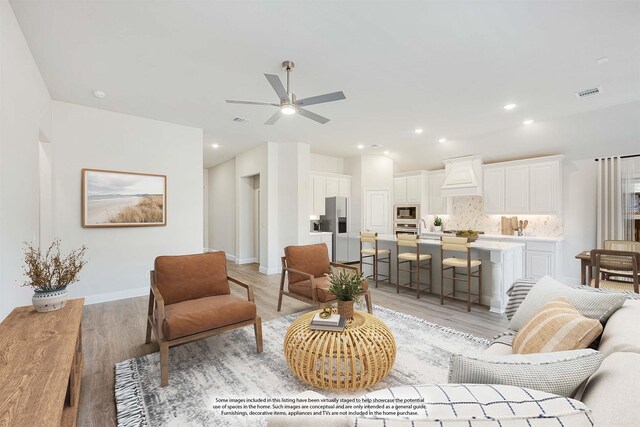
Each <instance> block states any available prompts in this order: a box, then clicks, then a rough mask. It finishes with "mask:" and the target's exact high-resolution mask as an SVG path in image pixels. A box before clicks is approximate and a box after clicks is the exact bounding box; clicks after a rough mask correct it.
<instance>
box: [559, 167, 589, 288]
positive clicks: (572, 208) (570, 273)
mask: <svg viewBox="0 0 640 427" xmlns="http://www.w3.org/2000/svg"><path fill="white" fill-rule="evenodd" d="M562 168H563V175H564V176H563V189H562V197H563V201H562V207H563V215H564V221H563V222H564V242H563V251H562V252H563V255H562V260H563V274H564V276H565V281H566V282H568V283H579V281H580V261H578V260H577V259H575V256H576V254H578V253H579V252H581V251H584V250H589V249H593V248H595V247H596V187H597V172H598V168H597V164H596V162H595V161H594V160H593V159H592V158H590V159H584V160H573V161H568V160H565V161H564V164H563V166H562Z"/></svg>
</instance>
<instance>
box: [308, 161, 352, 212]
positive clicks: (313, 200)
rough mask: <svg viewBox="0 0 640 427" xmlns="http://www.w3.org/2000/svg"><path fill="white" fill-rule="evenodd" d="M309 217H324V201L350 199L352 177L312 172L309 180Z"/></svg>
mask: <svg viewBox="0 0 640 427" xmlns="http://www.w3.org/2000/svg"><path fill="white" fill-rule="evenodd" d="M309 186H310V188H309V190H310V191H311V194H310V197H309V215H324V214H325V212H324V199H325V198H327V197H336V196H340V197H350V196H351V177H350V176H349V175H340V174H335V173H327V172H311V176H310V179H309Z"/></svg>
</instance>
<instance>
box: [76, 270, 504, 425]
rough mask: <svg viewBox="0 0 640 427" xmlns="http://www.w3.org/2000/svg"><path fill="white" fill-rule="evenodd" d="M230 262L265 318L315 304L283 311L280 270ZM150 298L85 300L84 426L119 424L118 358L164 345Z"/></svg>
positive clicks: (405, 298) (463, 314) (484, 329)
mask: <svg viewBox="0 0 640 427" xmlns="http://www.w3.org/2000/svg"><path fill="white" fill-rule="evenodd" d="M228 268H229V275H230V276H234V277H237V278H239V279H241V280H243V281H245V282H247V283H251V284H253V285H254V287H255V298H256V304H257V305H258V314H259V315H260V316H262V321H263V322H266V321H269V320H271V319H275V318H277V317H281V316H284V315H287V314H292V313H296V312H299V311H303V310H309V309H310V308H311V307H310V306H309V305H307V304H304V303H302V302H300V301H297V300H294V299H293V298H287V297H284V300H283V305H282V311H281V312H277V311H276V305H277V300H278V289H279V280H280V276H279V275H271V276H266V275H263V274H259V273H258V267H257V265H255V264H249V265H235V264H229V266H228ZM232 291H233V292H234V293H235V294H237V295H240V296H243V297H246V293H243V292H242V291H244V289H242V288H240V287H238V286H234V285H232ZM372 299H373V303H374V304H376V305H381V306H383V307H387V308H390V309H393V310H396V311H400V312H403V313H407V314H411V315H414V316H417V317H421V318H423V319H426V320H428V321H430V322H433V323H437V324H439V325H442V326H448V327H451V328H454V329H458V330H460V331H464V332H468V333H471V334H473V335H476V336H479V337H484V338H491V337H493V336H495V335H497V334H498V333H500V332H502V331H504V329H506V327H507V320H506V318H505V317H504V316H502V315H497V314H494V313H490V312H489V311H488V309H487V308H486V307H480V306H475V305H474V306H473V307H472V309H471V313H468V312H467V310H466V303H464V302H462V301H445V305H444V306H441V305H440V300H439V298H438V297H436V296H435V295H428V294H427V295H423V296H421V297H420V299H419V300H418V299H416V298H415V294H414V293H413V292H412V291H410V290H402V289H401V291H400V294H397V293H396V291H395V287H394V286H391V285H388V284H387V285H384V284H381V285H380V287H379V288H377V289H375V288H374V289H372ZM147 302H148V298H146V297H140V298H131V299H126V300H120V301H114V302H108V303H102V304H94V305H88V306H85V308H84V321H83V331H82V335H83V351H84V357H85V366H84V372H83V375H82V388H81V396H80V413H79V418H78V426H83V427H84V426H115V425H116V408H115V401H114V391H113V387H114V365H115V363H117V362H121V361H123V360H126V359H130V358H132V357H139V356H143V355H145V354H149V353H153V352H156V351H158V345H157V344H156V343H155V341H152V343H151V344H144V338H145V337H144V336H145V316H146V310H147ZM374 314H375V311H374ZM158 381H160V379H159V378H158ZM169 386H170V385H169Z"/></svg>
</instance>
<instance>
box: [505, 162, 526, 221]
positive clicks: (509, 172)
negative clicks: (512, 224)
mask: <svg viewBox="0 0 640 427" xmlns="http://www.w3.org/2000/svg"><path fill="white" fill-rule="evenodd" d="M504 181H505V194H504V202H505V211H506V212H508V213H510V214H515V213H527V212H528V211H529V166H528V165H521V166H508V167H506V168H505V172H504Z"/></svg>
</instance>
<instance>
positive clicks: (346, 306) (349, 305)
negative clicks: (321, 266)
mask: <svg viewBox="0 0 640 427" xmlns="http://www.w3.org/2000/svg"><path fill="white" fill-rule="evenodd" d="M363 282H364V276H363V275H362V273H360V272H355V271H354V272H350V271H349V272H348V271H347V270H344V269H341V270H338V271H335V272H333V273H331V274H330V275H329V283H331V286H330V287H329V292H331V293H332V294H333V295H334V296H335V297H336V299H337V300H338V314H339V315H340V316H343V317H346V318H347V319H353V303H354V302H358V303H359V302H360V294H361V293H362V292H364V289H363V287H362V283H363Z"/></svg>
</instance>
